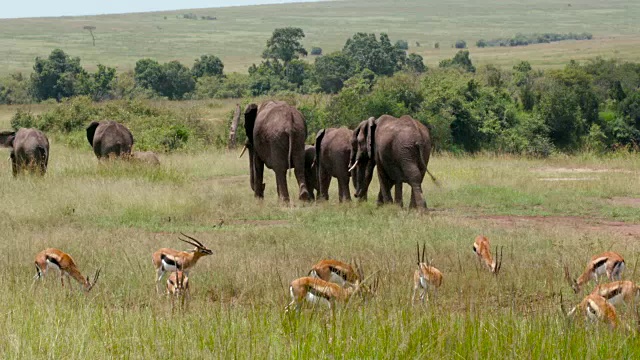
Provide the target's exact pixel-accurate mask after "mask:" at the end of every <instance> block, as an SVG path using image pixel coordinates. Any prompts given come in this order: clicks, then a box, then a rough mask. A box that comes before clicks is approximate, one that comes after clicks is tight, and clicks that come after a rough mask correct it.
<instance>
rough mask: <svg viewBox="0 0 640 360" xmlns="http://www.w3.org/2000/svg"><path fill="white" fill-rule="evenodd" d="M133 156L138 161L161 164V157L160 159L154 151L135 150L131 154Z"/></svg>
mask: <svg viewBox="0 0 640 360" xmlns="http://www.w3.org/2000/svg"><path fill="white" fill-rule="evenodd" d="M131 158H132V159H133V160H134V161H136V162H140V163H144V164H148V165H155V166H157V165H160V159H158V155H156V153H154V152H153V151H134V152H133V153H132V154H131Z"/></svg>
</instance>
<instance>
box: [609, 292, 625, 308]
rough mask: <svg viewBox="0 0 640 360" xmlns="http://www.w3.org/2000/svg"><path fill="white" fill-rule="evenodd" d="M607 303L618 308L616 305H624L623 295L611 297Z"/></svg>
mask: <svg viewBox="0 0 640 360" xmlns="http://www.w3.org/2000/svg"><path fill="white" fill-rule="evenodd" d="M607 301H608V302H609V304H611V305H613V306H618V305H620V304H622V303H624V295H623V294H618V295H616V296H613V297H611V298H609V299H608V300H607Z"/></svg>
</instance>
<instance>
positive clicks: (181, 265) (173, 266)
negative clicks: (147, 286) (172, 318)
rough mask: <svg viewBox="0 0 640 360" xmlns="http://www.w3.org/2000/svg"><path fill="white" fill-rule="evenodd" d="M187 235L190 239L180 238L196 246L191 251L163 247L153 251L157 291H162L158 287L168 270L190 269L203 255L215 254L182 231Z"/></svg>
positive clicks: (186, 270)
mask: <svg viewBox="0 0 640 360" xmlns="http://www.w3.org/2000/svg"><path fill="white" fill-rule="evenodd" d="M180 234H182V235H184V236H186V237H187V238H188V239H183V238H180V237H179V238H178V239H180V240H181V241H184V242H186V243H187V244H189V245H193V246H195V249H193V250H190V251H178V250H174V249H169V248H162V249H159V250H158V251H156V252H154V253H153V257H152V260H153V266H154V267H155V269H156V275H157V278H156V291H158V292H159V291H160V290H159V289H158V283H159V282H160V280H162V276H164V273H165V272H166V271H170V272H173V271H178V270H180V271H184V272H187V273H188V271H189V269H190V268H192V267H193V266H194V265H195V264H196V263H197V262H198V259H200V258H201V257H203V256H207V255H211V254H213V251H211V250H210V249H207V248H206V247H205V246H204V245H202V243H201V242H200V241H198V240H196V239H194V238H193V237H191V236H189V235H186V234H184V233H180Z"/></svg>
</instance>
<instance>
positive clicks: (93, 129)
mask: <svg viewBox="0 0 640 360" xmlns="http://www.w3.org/2000/svg"><path fill="white" fill-rule="evenodd" d="M99 125H100V123H99V122H97V121H94V122H92V123H91V124H89V127H87V140H89V145H91V146H93V135H95V133H96V129H97V128H98V126H99Z"/></svg>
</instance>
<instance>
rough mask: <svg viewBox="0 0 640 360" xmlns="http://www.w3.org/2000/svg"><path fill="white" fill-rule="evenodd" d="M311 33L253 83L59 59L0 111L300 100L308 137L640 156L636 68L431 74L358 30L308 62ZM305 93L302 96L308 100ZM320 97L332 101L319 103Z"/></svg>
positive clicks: (16, 82) (11, 93) (41, 61)
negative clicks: (366, 127) (393, 138)
mask: <svg viewBox="0 0 640 360" xmlns="http://www.w3.org/2000/svg"><path fill="white" fill-rule="evenodd" d="M303 38H304V32H303V31H302V29H299V28H283V29H276V30H275V31H274V32H273V35H272V37H271V38H270V39H269V40H268V41H267V43H266V46H265V49H264V51H263V53H262V61H261V62H260V63H259V64H254V65H252V66H251V67H250V68H249V71H248V74H238V73H231V74H225V73H224V64H223V63H222V61H221V60H220V59H219V58H218V57H216V56H214V55H203V56H201V57H200V58H198V59H196V60H195V62H194V64H193V65H192V66H191V68H189V67H187V66H185V65H183V64H181V63H180V62H177V61H170V62H167V63H159V62H158V61H156V60H153V59H141V60H139V61H138V62H137V63H136V66H135V69H134V70H133V71H130V72H123V73H119V74H117V73H116V71H115V69H113V68H110V67H107V66H103V65H98V69H97V70H96V71H95V72H93V73H89V72H87V71H86V70H84V69H83V68H82V67H81V66H80V59H79V58H72V57H70V56H68V55H67V54H65V53H64V52H63V51H62V50H54V51H53V52H52V53H51V54H50V56H49V57H48V58H37V59H36V62H35V65H34V72H33V73H32V74H31V76H30V77H28V78H27V77H24V76H22V75H19V74H16V75H13V76H10V77H8V78H5V79H3V80H2V81H0V103H21V102H31V101H42V100H47V99H54V100H55V101H62V100H63V99H65V98H69V97H73V96H77V95H83V96H86V97H89V98H90V99H92V100H93V101H101V100H106V99H137V98H154V97H165V98H168V99H172V100H179V99H200V98H243V97H251V96H261V95H269V96H272V97H275V98H284V99H288V100H290V101H292V102H296V103H297V104H298V106H299V107H300V108H301V110H302V111H303V113H304V114H305V116H306V118H307V123H308V126H309V131H310V133H313V132H315V131H316V130H319V129H321V128H323V127H327V126H339V125H346V126H351V127H353V126H354V125H355V124H357V123H358V122H359V121H361V120H362V119H366V118H368V117H370V116H379V115H382V114H385V113H386V114H391V115H395V116H400V115H403V114H410V115H412V116H413V117H414V118H417V119H420V120H421V121H422V122H424V123H425V124H428V125H429V126H430V127H431V129H432V133H433V136H434V138H435V139H436V141H435V143H436V146H437V148H438V149H441V150H447V151H453V152H475V151H482V150H490V151H501V152H512V153H522V154H530V155H539V156H545V155H548V154H551V153H553V152H555V151H563V152H572V151H580V150H590V151H597V152H604V151H608V150H615V149H619V148H627V149H636V148H637V146H638V144H639V143H640V90H639V89H640V64H637V63H630V62H620V61H616V60H605V59H601V58H596V59H593V60H590V61H587V62H586V63H582V64H581V63H578V62H574V61H572V62H570V63H569V64H567V65H566V66H565V67H564V68H563V69H559V70H546V71H543V70H537V69H533V68H532V67H531V65H530V64H529V63H527V62H521V63H519V64H518V65H516V66H515V67H513V68H512V69H499V68H496V67H494V66H491V65H488V66H482V67H479V68H478V67H476V66H475V65H474V64H473V62H472V57H471V54H470V53H469V51H468V50H460V51H459V52H458V53H457V54H456V55H455V56H454V57H453V58H451V59H446V60H443V61H441V62H440V63H439V65H438V67H437V68H433V69H427V67H426V66H425V65H424V62H423V59H422V57H421V56H420V55H417V54H407V52H406V50H405V47H406V42H404V41H396V42H395V43H392V41H391V40H390V38H389V36H388V35H387V34H384V33H383V34H380V35H378V36H376V35H375V34H367V33H357V34H354V35H353V36H352V37H351V38H349V39H348V40H347V41H346V42H345V45H344V47H343V48H342V50H340V51H337V52H333V53H330V54H326V55H322V56H317V57H316V58H315V59H314V62H313V63H310V62H307V61H305V60H303V59H301V58H302V57H305V56H307V51H306V49H305V48H304V46H303V45H302V40H303ZM300 94H303V95H305V96H300ZM314 94H330V96H317V95H314Z"/></svg>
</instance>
